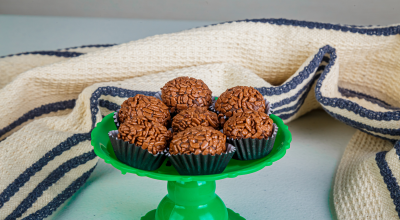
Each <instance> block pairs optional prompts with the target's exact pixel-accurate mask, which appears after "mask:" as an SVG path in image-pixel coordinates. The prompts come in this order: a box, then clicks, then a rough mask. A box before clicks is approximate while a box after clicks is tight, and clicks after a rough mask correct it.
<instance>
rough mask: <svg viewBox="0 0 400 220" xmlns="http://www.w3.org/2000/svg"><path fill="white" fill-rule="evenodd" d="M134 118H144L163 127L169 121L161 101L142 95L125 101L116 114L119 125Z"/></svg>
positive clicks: (169, 116) (167, 113) (169, 117)
mask: <svg viewBox="0 0 400 220" xmlns="http://www.w3.org/2000/svg"><path fill="white" fill-rule="evenodd" d="M136 116H144V117H146V118H147V119H148V120H150V121H156V122H158V123H160V124H162V125H164V126H166V125H167V123H168V121H169V120H170V119H171V115H170V114H169V110H168V107H167V106H166V105H165V104H164V103H163V102H162V101H161V100H159V99H157V98H155V97H153V96H145V95H142V94H138V95H135V97H130V98H128V99H127V100H125V101H124V102H123V103H122V105H121V109H120V111H119V112H118V120H119V122H120V123H121V124H122V123H124V121H125V120H127V119H129V118H133V117H136Z"/></svg>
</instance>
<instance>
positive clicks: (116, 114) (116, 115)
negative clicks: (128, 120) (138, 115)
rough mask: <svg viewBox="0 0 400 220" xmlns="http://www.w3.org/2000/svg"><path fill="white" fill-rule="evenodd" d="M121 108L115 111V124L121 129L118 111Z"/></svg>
mask: <svg viewBox="0 0 400 220" xmlns="http://www.w3.org/2000/svg"><path fill="white" fill-rule="evenodd" d="M119 110H120V109H118V110H117V111H115V112H114V115H113V119H114V124H115V126H117V129H119V120H118V112H119Z"/></svg>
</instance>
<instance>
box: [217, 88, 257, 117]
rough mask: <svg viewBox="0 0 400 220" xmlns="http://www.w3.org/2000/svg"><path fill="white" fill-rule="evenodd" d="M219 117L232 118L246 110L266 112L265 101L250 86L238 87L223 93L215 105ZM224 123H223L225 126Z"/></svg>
mask: <svg viewBox="0 0 400 220" xmlns="http://www.w3.org/2000/svg"><path fill="white" fill-rule="evenodd" d="M215 110H216V111H217V112H218V113H219V115H218V117H220V118H221V120H223V119H222V117H223V116H226V117H232V116H233V114H235V113H237V112H243V111H245V110H254V111H259V112H264V111H265V100H264V97H263V96H262V95H261V93H260V92H259V91H257V90H256V89H254V88H253V87H249V86H236V87H233V88H230V89H228V90H226V91H225V92H224V93H222V94H221V95H220V96H219V98H218V100H217V102H216V103H215ZM223 123H224V121H221V124H223Z"/></svg>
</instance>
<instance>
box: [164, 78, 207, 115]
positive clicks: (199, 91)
mask: <svg viewBox="0 0 400 220" xmlns="http://www.w3.org/2000/svg"><path fill="white" fill-rule="evenodd" d="M161 98H162V101H163V102H164V103H165V104H166V105H167V106H168V107H170V110H171V112H175V111H176V112H180V111H182V110H185V109H187V108H189V107H209V106H210V105H211V102H212V101H211V90H210V89H209V88H208V86H207V85H206V84H205V83H204V82H203V80H201V79H195V78H189V77H187V76H184V77H178V78H175V79H173V80H171V81H169V82H167V83H166V84H165V85H164V87H162V88H161Z"/></svg>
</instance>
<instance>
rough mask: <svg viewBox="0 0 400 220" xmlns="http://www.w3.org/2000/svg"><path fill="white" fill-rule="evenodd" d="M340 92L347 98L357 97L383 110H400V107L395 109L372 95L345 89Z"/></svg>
mask: <svg viewBox="0 0 400 220" xmlns="http://www.w3.org/2000/svg"><path fill="white" fill-rule="evenodd" d="M339 92H340V94H342V95H343V96H345V97H357V98H359V99H364V100H366V101H369V102H371V103H374V104H377V105H379V106H381V107H383V108H387V109H393V110H398V109H400V108H398V107H394V106H391V105H390V104H388V103H386V102H385V101H383V100H380V99H378V98H375V97H372V96H370V95H367V94H364V93H360V92H356V91H353V90H350V89H345V88H339Z"/></svg>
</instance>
